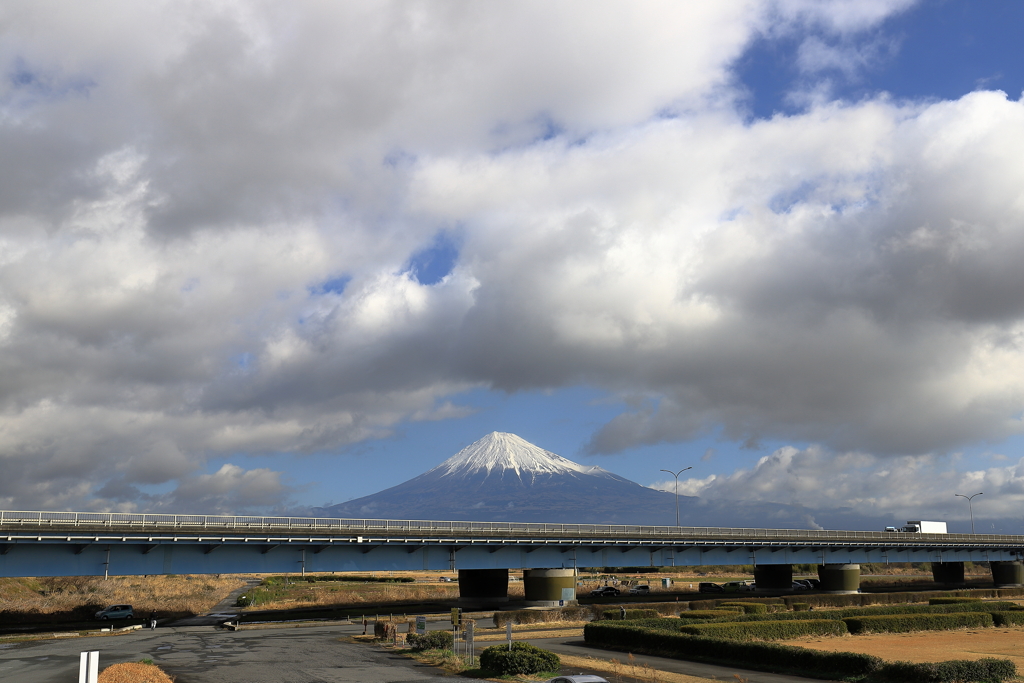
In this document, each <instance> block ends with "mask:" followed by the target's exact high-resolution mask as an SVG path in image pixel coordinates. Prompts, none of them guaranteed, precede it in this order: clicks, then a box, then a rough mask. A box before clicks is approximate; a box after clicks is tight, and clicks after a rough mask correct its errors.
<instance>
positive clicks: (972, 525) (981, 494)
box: [953, 491, 985, 534]
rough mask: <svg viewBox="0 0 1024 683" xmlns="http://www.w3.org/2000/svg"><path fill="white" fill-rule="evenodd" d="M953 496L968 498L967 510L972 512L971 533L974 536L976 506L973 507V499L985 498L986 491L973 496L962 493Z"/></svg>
mask: <svg viewBox="0 0 1024 683" xmlns="http://www.w3.org/2000/svg"><path fill="white" fill-rule="evenodd" d="M953 495H954V496H960V497H961V498H966V499H967V509H968V510H970V511H971V533H972V534H973V533H974V506H973V505H971V498H974V496H983V495H985V493H984V491H982V492H980V493H975V494H974V495H973V496H965V495H964V494H962V493H954V494H953Z"/></svg>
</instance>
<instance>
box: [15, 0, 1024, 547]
mask: <svg viewBox="0 0 1024 683" xmlns="http://www.w3.org/2000/svg"><path fill="white" fill-rule="evenodd" d="M106 4H107V5H108V6H109V7H108V10H109V11H106V12H101V13H99V15H104V16H116V17H117V21H116V22H104V21H102V20H100V19H98V18H97V14H96V13H93V12H86V11H85V10H80V11H78V10H76V11H68V12H63V13H61V16H55V15H54V14H53V13H50V12H47V11H46V10H45V8H29V9H25V10H24V11H22V12H20V13H18V14H17V15H14V14H10V15H7V16H6V17H5V16H4V15H3V14H0V19H5V20H3V21H0V27H2V28H0V70H2V73H3V74H5V77H4V78H3V80H2V83H0V156H2V157H3V158H5V159H8V160H12V161H10V162H9V163H8V164H5V165H4V166H3V168H0V254H2V255H3V257H2V258H0V345H2V346H3V358H4V360H3V361H2V362H3V373H4V376H5V377H6V378H8V379H7V380H6V381H5V382H4V386H2V387H0V398H2V399H3V400H2V401H0V458H2V459H4V460H3V461H4V462H5V463H6V467H5V471H7V472H13V473H16V474H15V475H12V476H10V477H8V478H7V480H6V481H4V482H0V507H3V508H8V509H14V508H20V509H26V508H27V509H39V508H43V509H102V510H126V511H133V510H138V511H156V510H175V511H201V512H225V513H243V512H244V513H249V512H252V513H262V512H274V511H276V512H287V511H301V510H302V509H304V508H306V507H309V506H317V505H322V504H324V503H332V502H333V503H339V502H343V501H345V500H348V499H351V498H355V497H360V496H363V495H367V494H370V493H373V492H375V491H378V490H380V489H383V488H386V487H388V486H392V485H395V484H397V483H400V482H401V481H403V480H405V479H407V478H410V477H412V476H414V475H416V474H419V473H420V472H423V471H425V470H427V469H429V468H431V467H433V466H434V465H436V464H437V463H439V462H440V461H442V460H443V459H445V458H447V457H449V456H450V455H452V454H454V453H455V452H457V451H458V450H459V449H461V448H462V447H464V446H466V445H468V444H469V443H471V442H473V441H474V440H476V439H478V438H480V437H481V436H483V435H485V434H486V433H488V432H491V431H506V432H513V433H516V434H518V435H520V436H522V437H524V438H526V439H527V440H529V441H531V442H533V443H535V444H537V445H539V446H541V447H543V448H546V449H548V450H551V451H554V452H556V453H559V454H561V455H563V456H566V457H569V458H571V459H574V460H577V461H579V462H583V463H586V464H596V465H600V466H602V467H604V468H606V469H609V470H611V471H613V472H616V473H618V474H621V475H623V476H626V477H628V478H630V479H633V480H635V481H638V482H640V483H642V484H645V485H654V486H660V487H666V486H668V485H669V484H670V480H669V481H666V479H665V477H664V476H663V473H661V472H660V470H662V469H673V470H678V469H680V468H682V467H686V466H691V465H692V467H693V469H692V470H691V471H690V472H689V473H687V475H685V481H684V482H682V484H681V486H682V492H685V493H687V494H689V495H700V496H716V497H728V496H742V497H748V498H758V499H762V500H765V501H772V502H783V503H790V502H800V503H801V504H805V505H807V506H808V507H810V508H812V509H813V508H826V507H829V506H834V505H847V506H854V507H857V508H859V509H864V510H866V511H868V512H870V513H872V514H874V515H876V516H880V517H884V516H889V517H891V518H892V519H893V520H895V521H905V519H904V518H906V519H909V518H911V517H915V516H917V517H940V518H945V519H948V520H950V522H951V524H953V525H956V524H965V523H966V519H967V516H966V511H965V510H961V509H960V508H961V507H965V506H958V503H959V502H960V501H958V500H957V499H955V497H954V496H953V493H975V492H977V491H975V490H974V489H977V490H985V495H984V497H983V498H982V499H980V500H979V501H978V502H979V503H980V505H979V506H978V510H977V513H978V515H977V516H978V517H979V518H984V519H988V522H987V523H988V524H990V527H991V528H999V529H1001V530H1006V531H1009V530H1018V531H1019V529H1017V527H1018V526H1020V525H1022V524H1024V520H1021V519H1020V517H1019V515H1018V514H1017V512H1016V510H1017V509H1019V507H1020V506H1019V503H1022V502H1024V468H1022V469H1020V471H1019V472H1018V467H1019V463H1021V462H1022V460H1021V456H1020V455H1019V451H1020V446H1021V445H1022V440H1021V434H1022V432H1024V429H1022V422H1021V420H1022V414H1024V392H1022V391H1021V389H1020V382H1019V379H1018V377H1019V376H1020V373H1021V371H1024V341H1021V340H1024V303H1021V299H1020V296H1019V292H1020V291H1021V287H1024V278H1022V276H1020V275H1019V274H1018V272H1017V271H1018V268H1017V263H1019V257H1021V256H1024V233H1022V232H1021V228H1020V226H1021V225H1024V221H1022V220H1021V219H1022V218H1024V215H1022V214H1024V200H1022V198H1021V197H1022V195H1021V191H1020V189H1019V188H1020V187H1022V186H1024V185H1022V181H1024V177H1022V176H1024V169H1022V167H1021V164H1020V162H1019V159H1020V158H1021V155H1022V154H1024V127H1022V126H1024V105H1022V102H1021V97H1022V91H1024V67H1022V66H1021V65H1022V64H1024V59H1022V56H1024V55H1021V48H1020V47H1019V45H1020V41H1019V40H1018V39H1017V35H1016V33H1017V32H1018V31H1019V27H1020V26H1021V25H1022V24H1024V6H1022V5H1021V4H1020V3H1016V2H1008V1H1007V2H999V1H996V2H990V3H984V4H978V3H967V2H952V1H949V2H945V1H934V2H911V1H910V0H872V1H871V2H856V1H843V0H832V1H830V2H805V1H803V0H736V1H735V2H721V3H714V4H713V5H712V4H702V3H694V4H682V5H681V4H678V3H645V4H643V5H642V6H641V5H637V4H635V3H622V2H608V3H604V2H597V3H586V5H585V7H586V11H585V12H582V11H581V9H582V8H583V4H582V3H576V2H562V3H541V2H524V3H516V4H515V5H502V6H497V5H493V4H488V3H457V4H452V5H437V4H435V3H416V2H405V3H387V2H383V3H373V4H356V3H351V4H346V5H344V6H313V5H309V6H307V5H283V4H266V5H253V6H246V7H231V6H226V5H224V6H222V5H218V4H210V5H209V6H204V7H184V6H170V5H169V6H147V7H142V6H138V5H133V4H131V3H122V2H109V3H106ZM282 27H287V30H284V29H282ZM138 36H147V39H146V40H139V39H138ZM197 73H202V74H203V78H196V74H197ZM961 489H963V490H961ZM951 501H952V502H951ZM753 523H754V521H752V524H753Z"/></svg>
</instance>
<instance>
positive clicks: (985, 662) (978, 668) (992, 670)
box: [872, 658, 1017, 683]
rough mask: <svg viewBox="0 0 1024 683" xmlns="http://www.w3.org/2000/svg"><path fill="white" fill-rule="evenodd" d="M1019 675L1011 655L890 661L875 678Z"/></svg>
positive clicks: (944, 680) (904, 681)
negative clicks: (1002, 656) (1006, 657)
mask: <svg viewBox="0 0 1024 683" xmlns="http://www.w3.org/2000/svg"><path fill="white" fill-rule="evenodd" d="M1016 675H1017V667H1016V665H1014V663H1013V662H1011V661H1010V660H1009V659H991V658H987V659H978V660H975V661H973V662H971V661H966V660H963V659H952V660H949V661H948V662H924V663H916V662H889V663H887V664H885V665H883V666H882V668H880V669H879V670H878V671H876V672H875V673H874V674H873V675H872V679H874V680H879V681H892V683H961V682H962V681H1005V680H1007V679H1009V678H1013V677H1015V676H1016Z"/></svg>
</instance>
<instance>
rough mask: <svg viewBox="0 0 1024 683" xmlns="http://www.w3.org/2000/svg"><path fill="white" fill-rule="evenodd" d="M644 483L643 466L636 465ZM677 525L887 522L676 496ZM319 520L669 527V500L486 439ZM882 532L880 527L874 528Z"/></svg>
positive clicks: (528, 448)
mask: <svg viewBox="0 0 1024 683" xmlns="http://www.w3.org/2000/svg"><path fill="white" fill-rule="evenodd" d="M638 466H639V467H640V468H643V469H642V471H644V472H645V473H646V474H647V475H648V476H650V475H651V474H653V473H652V472H647V468H646V467H645V466H644V465H643V463H638ZM679 511H680V522H681V523H682V525H683V526H697V527H703V526H718V527H772V528H777V529H807V528H812V529H813V528H822V527H825V528H833V529H871V528H879V529H880V528H882V527H883V526H884V525H885V524H890V523H891V520H888V519H886V520H882V519H873V518H863V517H860V516H859V515H858V514H857V513H856V511H851V510H845V509H838V510H808V509H806V508H803V507H801V506H798V505H784V504H777V503H764V502H747V501H743V500H702V499H700V498H692V497H687V496H680V497H679ZM307 512H308V513H309V514H312V515H314V516H317V517H347V518H356V519H434V520H460V521H471V522H550V523H554V524H630V525H644V526H647V525H653V524H657V525H666V526H668V525H672V524H675V499H674V498H673V496H672V494H671V493H665V492H664V491H656V490H654V489H650V488H647V487H646V486H641V485H640V484H637V483H636V482H633V481H630V480H629V479H626V478H625V477H620V476H619V475H617V474H613V473H611V472H609V471H607V470H604V469H602V468H600V467H587V466H585V465H580V464H579V463H576V462H573V461H572V460H569V459H568V458H563V457H562V456H560V455H556V454H554V453H551V452H550V451H546V450H544V449H543V448H540V447H538V446H535V445H533V444H532V443H530V442H529V441H526V440H525V439H522V438H520V437H518V436H516V435H515V434H506V433H503V432H493V433H491V434H488V435H487V436H485V437H484V438H482V439H480V440H479V441H476V442H474V443H472V444H470V445H469V446H467V447H466V448H463V449H462V450H461V451H459V452H458V453H456V454H455V455H453V456H452V457H450V458H448V459H447V460H445V461H444V462H442V463H441V464H440V465H438V466H437V467H435V468H433V469H431V470H429V471H427V472H424V473H423V474H421V475H419V476H418V477H414V478H413V479H410V480H408V481H406V482H403V483H401V484H398V485H397V486H393V487H391V488H389V489H386V490H384V491H381V492H379V493H374V494H373V495H370V496H366V497H364V498H357V499H356V500H350V501H348V502H346V503H341V504H339V505H332V506H330V507H326V508H313V509H312V510H308V511H306V512H304V513H303V514H306V513H307ZM880 525H881V526H880Z"/></svg>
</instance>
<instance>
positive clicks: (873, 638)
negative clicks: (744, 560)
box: [786, 627, 1024, 671]
mask: <svg viewBox="0 0 1024 683" xmlns="http://www.w3.org/2000/svg"><path fill="white" fill-rule="evenodd" d="M786 644H787V645H796V646H799V647H806V648H811V649H813V650H832V651H838V652H860V653H864V654H870V655H875V656H876V657H881V658H882V659H885V660H887V661H904V662H942V661H946V660H949V659H983V658H985V657H999V658H1003V659H1009V660H1011V661H1013V663H1014V664H1016V665H1017V670H1018V671H1024V628H1022V627H1015V628H1007V627H1000V628H981V629H969V630H962V631H927V632H922V633H876V634H871V635H863V636H842V637H838V638H820V637H814V638H802V639H799V640H787V641H786Z"/></svg>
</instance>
